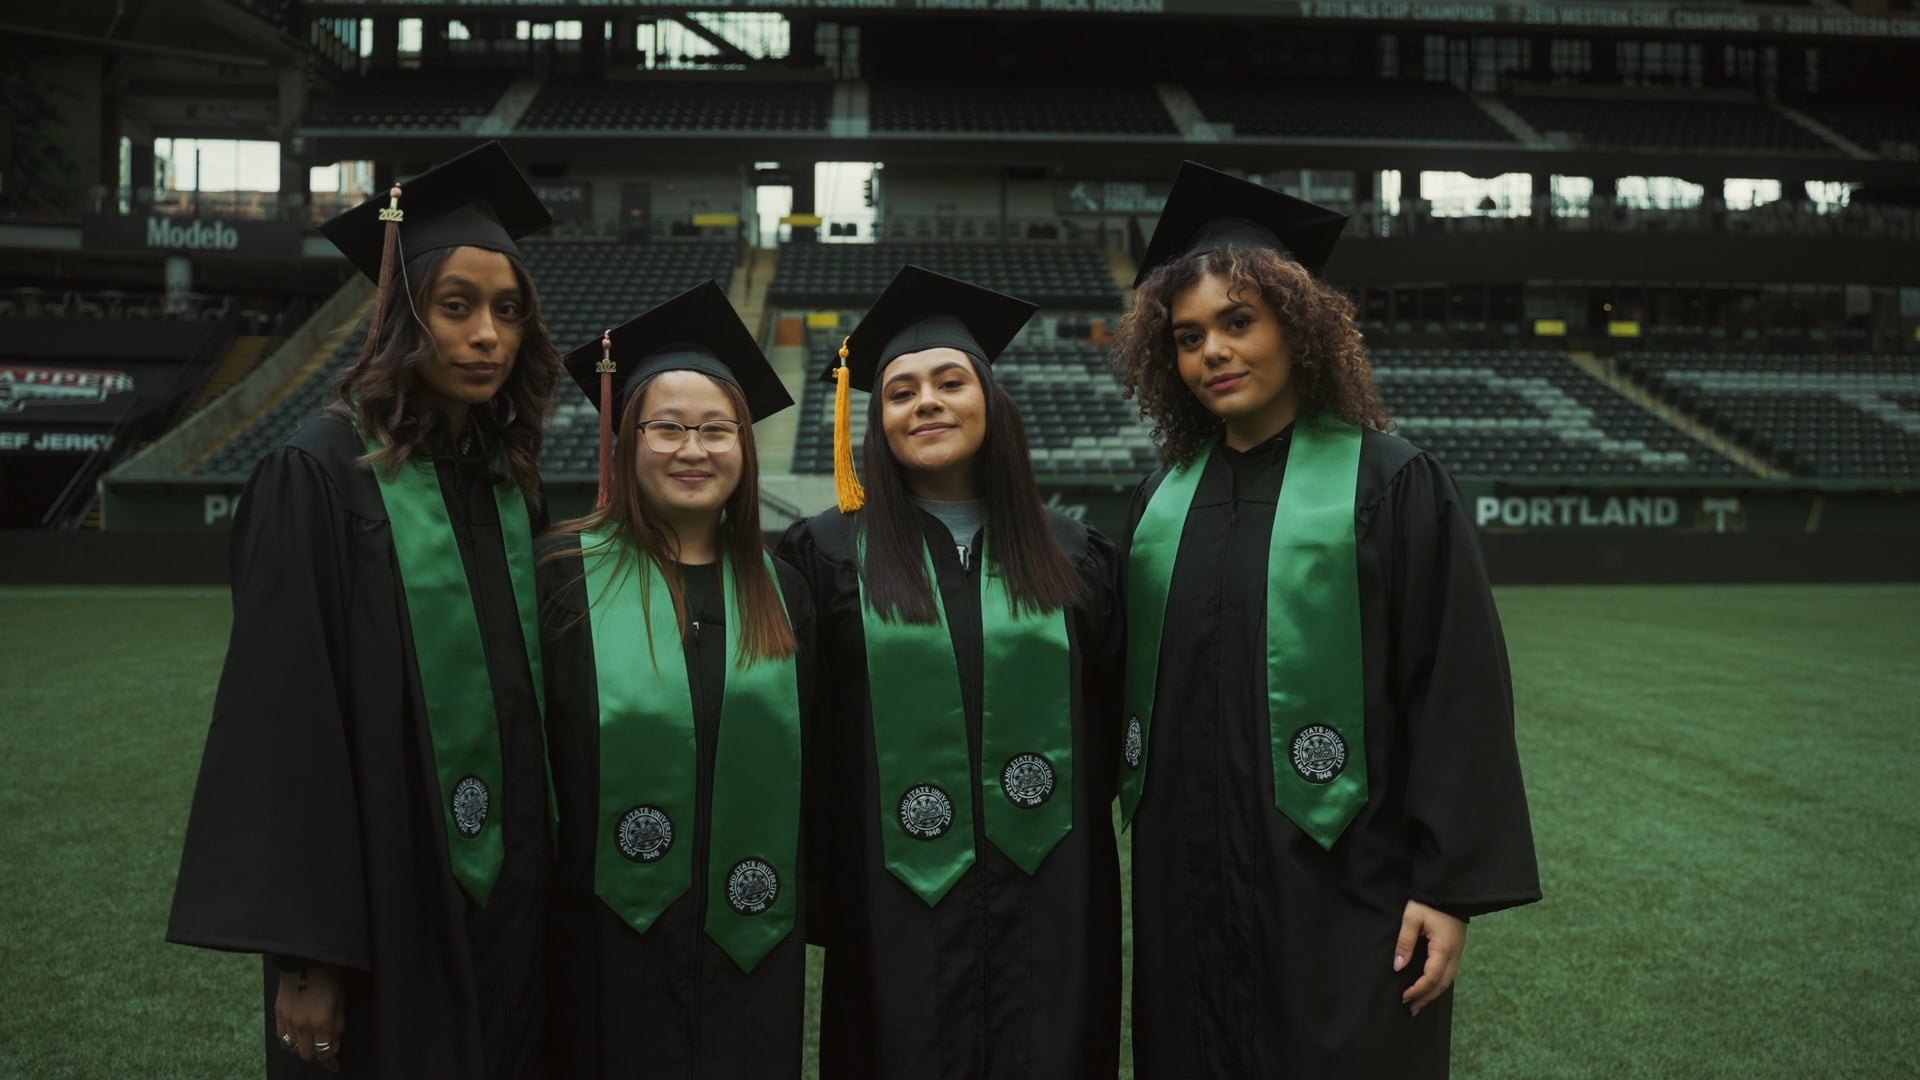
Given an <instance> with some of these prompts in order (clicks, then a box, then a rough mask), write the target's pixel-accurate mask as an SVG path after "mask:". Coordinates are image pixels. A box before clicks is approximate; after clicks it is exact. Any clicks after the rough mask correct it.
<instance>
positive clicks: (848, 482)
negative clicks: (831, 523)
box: [833, 338, 867, 514]
mask: <svg viewBox="0 0 1920 1080" xmlns="http://www.w3.org/2000/svg"><path fill="white" fill-rule="evenodd" d="M833 381H834V384H835V385H834V390H833V488H834V492H835V494H837V495H838V496H839V498H840V511H841V512H842V513H848V514H850V513H852V512H853V511H855V510H858V509H860V508H861V507H862V506H865V505H866V504H867V490H866V489H865V488H863V487H861V486H860V474H859V473H857V472H855V471H854V470H853V372H852V371H851V370H850V369H849V368H848V367H847V342H846V339H844V338H843V339H841V342H840V366H839V367H837V368H834V369H833Z"/></svg>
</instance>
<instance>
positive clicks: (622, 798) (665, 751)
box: [580, 530, 800, 973]
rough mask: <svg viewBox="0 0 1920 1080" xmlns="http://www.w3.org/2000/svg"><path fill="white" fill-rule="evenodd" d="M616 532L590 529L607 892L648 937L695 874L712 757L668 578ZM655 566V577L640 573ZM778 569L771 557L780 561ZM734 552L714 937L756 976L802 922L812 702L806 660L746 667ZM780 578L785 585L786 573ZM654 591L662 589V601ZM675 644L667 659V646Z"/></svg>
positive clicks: (713, 857) (598, 850)
mask: <svg viewBox="0 0 1920 1080" xmlns="http://www.w3.org/2000/svg"><path fill="white" fill-rule="evenodd" d="M620 551H621V544H620V542H619V541H617V540H615V539H614V538H613V537H612V535H611V534H610V533H609V532H607V531H604V530H587V531H585V532H582V533H581V534H580V552H581V557H582V559H583V560H584V561H585V566H586V582H587V597H588V611H589V612H590V617H591V620H592V626H593V661H594V670H595V673H596V675H597V679H598V682H599V704H600V800H599V820H598V825H597V827H596V829H595V834H596V835H595V841H594V874H593V883H594V891H595V892H596V893H597V894H598V895H599V896H600V898H601V899H602V900H604V901H605V902H606V903H607V906H609V907H611V908H613V910H614V911H616V912H618V913H619V915H620V917H621V918H623V919H625V920H626V922H627V925H629V926H631V927H633V928H634V930H636V931H638V932H640V933H645V932H646V931H647V929H648V928H649V927H651V926H652V925H653V922H654V920H655V919H657V918H659V916H660V913H661V912H663V911H665V910H666V909H667V907H668V906H669V905H671V904H672V903H673V902H674V901H675V900H678V899H679V898H680V897H681V896H682V895H683V894H685V893H686V891H687V889H688V887H689V886H691V885H692V883H693V854H692V851H691V848H692V844H693V836H694V832H693V829H694V823H695V820H696V817H697V815H698V806H697V802H698V790H697V789H698V769H699V757H698V751H697V749H696V747H695V744H694V715H693V693H692V688H691V686H690V685H689V683H688V677H687V662H686V656H685V654H684V652H683V650H682V648H681V647H680V641H681V637H680V623H679V620H678V618H677V617H676V616H675V614H674V610H673V603H672V600H671V599H670V594H669V592H668V591H667V581H666V577H665V576H664V575H663V574H662V573H661V571H660V567H659V565H658V564H656V563H655V562H654V561H653V560H652V559H650V558H648V557H647V556H645V555H644V554H641V553H639V552H637V551H630V552H628V556H629V557H628V558H626V559H622V558H620V557H619V556H620ZM639 565H644V566H645V568H646V573H645V577H644V580H643V579H642V575H641V574H640V573H639V572H637V571H638V567H639ZM767 565H768V570H769V572H771V571H772V568H773V564H772V560H771V559H769V560H768V564H767ZM735 576H736V575H735V574H734V572H733V563H732V560H731V559H730V558H729V559H727V560H726V561H725V562H723V564H722V568H721V580H722V584H723V585H724V587H725V590H726V598H727V600H726V602H727V628H726V629H727V633H726V650H727V651H726V655H727V657H728V659H729V666H728V668H727V676H726V696H725V698H724V699H723V700H722V701H721V705H720V735H719V743H718V748H717V752H716V753H715V755H714V765H713V810H712V813H713V836H712V842H711V844H710V847H709V851H708V858H707V868H706V872H707V874H708V882H707V909H706V916H705V920H706V928H707V933H708V935H709V936H711V937H712V938H713V939H714V940H715V941H717V942H719V943H720V947H721V948H723V949H725V950H726V952H727V955H728V956H731V957H732V958H733V961H734V963H736V964H738V965H739V966H740V969H741V970H742V971H745V972H749V973H751V972H752V971H753V969H754V968H755V967H757V966H758V965H759V963H760V961H761V960H763V959H765V958H766V955H767V954H768V953H770V952H772V951H773V949H774V947H775V946H776V945H778V944H780V942H781V941H782V940H783V939H785V938H786V936H787V934H788V933H789V932H790V931H791V930H792V929H793V925H794V921H795V912H796V911H797V910H798V904H799V901H798V897H797V896H795V894H794V890H793V889H792V888H789V887H788V885H789V883H790V882H791V881H792V880H793V875H794V873H795V870H796V868H797V866H798V865H799V857H800V700H799V682H798V677H797V674H796V667H795V663H794V658H793V657H791V656H785V657H780V658H778V659H767V658H764V657H762V658H756V659H753V660H750V661H748V662H746V663H745V664H744V665H743V663H742V661H741V658H740V646H739V636H738V635H739V630H738V628H739V627H740V626H741V625H742V621H741V620H742V619H743V618H744V617H745V616H744V615H743V613H742V612H741V610H740V605H739V597H738V595H737V593H736V590H735V587H734V579H735ZM774 581H775V586H774V587H775V588H776V589H778V588H779V584H778V583H779V578H778V577H777V576H776V577H775V579H774ZM649 598H651V599H650V600H649ZM662 641H665V642H670V643H672V644H673V645H674V647H673V648H671V649H669V650H668V655H667V657H666V658H665V661H664V662H662V659H661V657H660V656H659V654H658V651H657V648H656V646H657V643H659V642H662Z"/></svg>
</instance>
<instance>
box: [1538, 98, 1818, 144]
mask: <svg viewBox="0 0 1920 1080" xmlns="http://www.w3.org/2000/svg"><path fill="white" fill-rule="evenodd" d="M1504 100H1505V101H1506V103H1507V104H1508V105H1509V106H1511V107H1512V108H1513V111H1514V112H1516V113H1519V114H1520V117H1521V118H1522V119H1524V120H1525V121H1526V122H1527V123H1528V124H1529V125H1531V126H1532V127H1533V128H1534V130H1536V131H1539V132H1541V133H1543V134H1544V133H1546V132H1549V131H1565V132H1569V133H1571V134H1573V135H1576V136H1578V137H1579V138H1580V139H1581V140H1582V141H1583V142H1585V143H1586V144H1587V145H1588V146H1617V147H1639V146H1662V147H1674V148H1680V149H1688V150H1703V149H1714V150H1750V151H1766V152H1774V153H1795V154H1837V153H1838V151H1837V150H1836V149H1835V148H1834V147H1833V146H1831V145H1829V144H1828V143H1827V142H1826V140H1824V139H1821V138H1820V137H1818V136H1816V135H1814V134H1813V133H1812V132H1810V131H1807V130H1806V129H1805V128H1802V127H1801V126H1800V125H1798V124H1795V123H1794V122H1792V121H1791V120H1788V119H1787V118H1786V117H1784V116H1781V115H1780V114H1779V113H1777V112H1774V111H1773V110H1772V109H1769V108H1767V107H1766V106H1764V105H1761V104H1759V103H1757V102H1752V103H1749V102H1737V101H1679V100H1672V99H1668V98H1644V97H1607V98H1587V97H1577V98H1576V97H1566V98H1557V97H1536V96H1534V95H1531V94H1512V95H1509V96H1507V97H1506V98H1505V99H1504Z"/></svg>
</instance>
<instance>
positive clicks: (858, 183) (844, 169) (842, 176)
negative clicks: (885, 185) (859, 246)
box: [813, 161, 878, 243]
mask: <svg viewBox="0 0 1920 1080" xmlns="http://www.w3.org/2000/svg"><path fill="white" fill-rule="evenodd" d="M877 167H878V165H877V163H876V162H872V161H821V162H817V163H815V165H814V167H813V191H814V200H813V206H814V210H813V212H814V213H816V214H819V215H820V216H821V217H823V218H826V219H827V220H829V221H831V222H833V223H834V230H830V231H829V232H828V234H827V235H828V236H829V237H836V238H842V239H844V241H845V242H849V243H860V242H871V241H872V239H873V222H874V218H875V216H876V212H875V208H874V205H873V203H872V202H870V201H868V198H867V192H868V191H869V190H872V189H871V188H870V187H869V185H872V184H873V183H874V178H875V176H876V175H877V173H876V171H875V170H876V169H877ZM876 186H877V185H876ZM836 230H837V231H836Z"/></svg>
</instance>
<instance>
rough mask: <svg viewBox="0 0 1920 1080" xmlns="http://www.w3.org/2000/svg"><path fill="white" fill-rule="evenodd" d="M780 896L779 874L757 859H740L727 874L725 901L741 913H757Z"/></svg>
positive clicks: (771, 904) (768, 906)
mask: <svg viewBox="0 0 1920 1080" xmlns="http://www.w3.org/2000/svg"><path fill="white" fill-rule="evenodd" d="M779 898H780V875H778V874H776V873H774V872H773V867H771V866H768V865H767V864H766V863H764V862H762V861H761V860H759V859H741V860H740V861H739V862H737V863H735V864H734V866H733V870H732V872H730V873H729V874H727V903H728V904H729V905H731V906H732V908H733V910H735V911H737V912H739V913H740V914H742V915H758V914H760V913H761V912H763V911H765V910H767V909H768V908H770V907H772V906H773V902H774V901H775V900H777V899H779Z"/></svg>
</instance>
